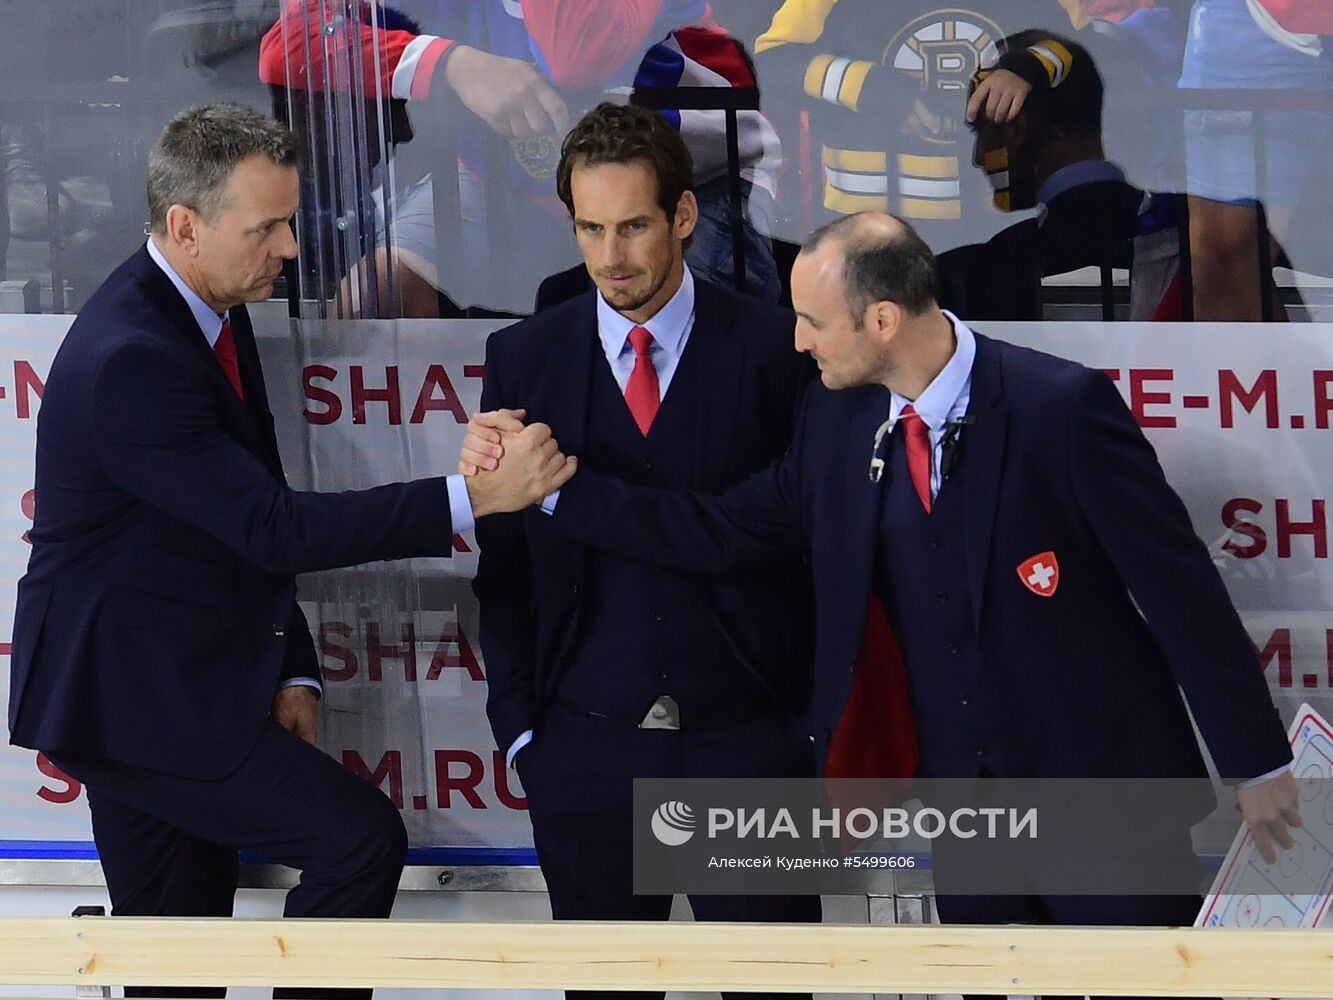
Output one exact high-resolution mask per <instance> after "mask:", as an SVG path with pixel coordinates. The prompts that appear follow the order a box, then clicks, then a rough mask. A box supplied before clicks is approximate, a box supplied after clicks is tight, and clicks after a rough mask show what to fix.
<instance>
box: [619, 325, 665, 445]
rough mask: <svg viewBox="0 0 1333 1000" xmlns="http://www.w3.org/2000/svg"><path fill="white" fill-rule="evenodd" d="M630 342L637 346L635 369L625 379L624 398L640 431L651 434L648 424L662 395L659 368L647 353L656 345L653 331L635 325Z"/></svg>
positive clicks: (649, 424)
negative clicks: (626, 379) (658, 375)
mask: <svg viewBox="0 0 1333 1000" xmlns="http://www.w3.org/2000/svg"><path fill="white" fill-rule="evenodd" d="M629 342H630V346H632V347H633V348H634V370H633V371H632V372H630V373H629V381H628V382H626V383H625V402H626V403H627V404H629V412H630V415H631V416H633V417H634V422H635V423H636V424H638V425H639V433H640V434H642V435H643V436H644V437H647V436H648V428H650V427H652V426H653V418H654V417H656V416H657V407H658V405H659V404H660V403H661V400H662V396H661V393H660V392H659V391H658V388H657V369H656V368H654V367H653V361H652V358H650V357H649V356H648V352H649V350H650V349H651V348H652V346H653V335H652V334H651V333H649V332H648V328H647V327H645V326H636V327H635V328H634V329H633V330H631V331H630V332H629Z"/></svg>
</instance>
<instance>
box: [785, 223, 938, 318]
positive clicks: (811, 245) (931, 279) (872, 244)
mask: <svg viewBox="0 0 1333 1000" xmlns="http://www.w3.org/2000/svg"><path fill="white" fill-rule="evenodd" d="M869 214H870V213H867V212H856V213H853V214H852V215H844V216H841V217H839V218H837V219H834V220H833V221H832V222H827V223H825V224H824V225H822V226H820V227H819V228H818V229H816V230H815V231H814V232H813V233H811V234H810V235H809V236H808V237H806V240H805V243H804V244H803V245H802V246H801V252H802V253H812V252H814V251H815V250H817V249H818V248H819V247H820V246H821V245H822V244H824V243H825V242H827V241H829V240H838V241H839V242H840V243H841V244H842V247H843V263H842V278H843V282H844V284H845V285H846V286H847V308H848V309H849V310H850V311H851V314H852V319H853V320H854V321H855V322H856V324H857V325H858V326H859V325H860V324H861V319H862V317H864V316H865V312H866V310H867V309H869V308H870V306H871V305H872V304H874V303H876V302H884V301H888V302H896V303H897V304H898V305H900V306H902V308H903V309H905V310H906V311H907V312H908V313H909V314H910V315H912V316H920V315H922V314H923V313H925V312H928V311H929V310H931V309H934V308H935V307H936V265H935V254H934V253H933V252H932V251H931V249H930V247H929V246H927V245H926V241H925V240H923V239H922V238H921V236H920V234H918V233H917V231H916V230H915V229H913V228H912V227H911V226H910V225H908V224H907V223H906V222H904V221H903V220H902V219H899V218H898V217H897V216H892V218H894V219H895V220H896V221H897V222H898V223H899V225H900V226H901V229H900V230H897V231H894V232H884V231H883V230H881V229H879V228H878V227H876V228H873V229H872V228H871V227H870V226H867V225H865V220H866V219H867V218H868V217H869Z"/></svg>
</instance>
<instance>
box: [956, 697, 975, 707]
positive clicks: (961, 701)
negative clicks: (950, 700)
mask: <svg viewBox="0 0 1333 1000" xmlns="http://www.w3.org/2000/svg"><path fill="white" fill-rule="evenodd" d="M958 704H960V705H962V706H963V707H964V708H967V706H968V705H970V704H972V699H971V698H969V697H968V696H967V695H963V696H962V697H961V698H959V699H958Z"/></svg>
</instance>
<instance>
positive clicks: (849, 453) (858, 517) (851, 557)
mask: <svg viewBox="0 0 1333 1000" xmlns="http://www.w3.org/2000/svg"><path fill="white" fill-rule="evenodd" d="M843 391H845V392H849V393H853V392H854V393H857V394H859V395H860V396H861V398H860V399H859V400H857V401H856V405H855V410H854V412H853V414H852V417H851V419H850V420H849V421H848V422H847V441H846V450H845V453H844V456H843V463H842V465H843V470H844V472H843V475H844V477H845V478H844V480H843V482H842V499H841V505H840V506H841V509H842V511H843V514H844V522H843V525H842V537H843V541H842V553H841V554H842V573H843V586H842V593H844V594H847V595H851V596H852V597H853V598H856V597H863V596H866V595H869V594H870V593H871V592H872V591H873V589H874V583H875V581H874V578H873V575H874V568H875V555H876V548H877V546H876V541H875V540H876V539H877V538H879V531H880V525H879V519H880V514H881V503H880V501H881V498H882V497H883V495H884V488H885V486H886V482H885V480H884V479H882V478H881V480H880V481H879V482H877V483H874V482H871V481H870V458H871V452H872V449H873V447H874V442H875V432H876V431H877V430H878V429H879V427H880V425H881V424H882V423H883V422H884V421H885V420H887V419H888V416H889V402H890V400H891V399H892V397H891V396H890V394H889V391H888V390H887V389H884V388H883V387H881V386H864V387H862V388H859V389H848V390H843ZM887 448H888V440H887V439H885V442H884V447H883V448H882V449H881V454H882V455H885V456H887ZM886 472H887V469H886ZM863 604H864V601H857V602H856V607H855V609H854V613H855V614H857V615H859V616H864V614H865V608H864V607H863V606H862V605H863ZM862 620H863V619H862ZM860 641H861V637H860V633H859V630H858V633H857V635H856V636H855V637H854V639H853V642H854V643H856V644H859V643H860ZM854 655H855V650H853V656H854Z"/></svg>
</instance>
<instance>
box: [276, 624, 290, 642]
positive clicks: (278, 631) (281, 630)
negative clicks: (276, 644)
mask: <svg viewBox="0 0 1333 1000" xmlns="http://www.w3.org/2000/svg"><path fill="white" fill-rule="evenodd" d="M273 634H274V635H275V636H277V637H278V638H279V639H281V638H282V637H283V636H284V635H286V634H287V629H286V628H284V627H283V626H282V625H278V624H276V623H275V624H274V626H273Z"/></svg>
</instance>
